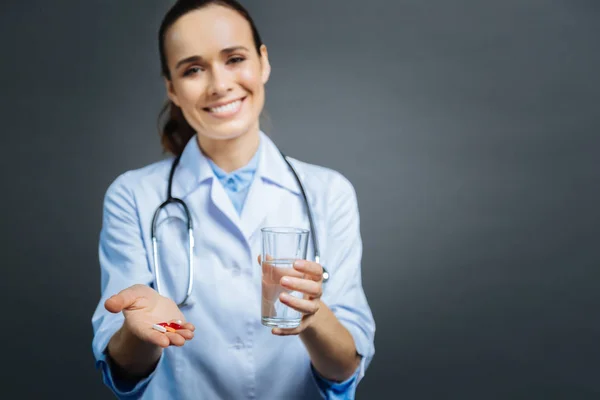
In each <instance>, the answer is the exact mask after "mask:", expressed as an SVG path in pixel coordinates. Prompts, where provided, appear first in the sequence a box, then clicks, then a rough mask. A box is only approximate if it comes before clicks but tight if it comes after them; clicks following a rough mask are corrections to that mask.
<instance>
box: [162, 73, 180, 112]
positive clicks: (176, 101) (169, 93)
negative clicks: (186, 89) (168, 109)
mask: <svg viewBox="0 0 600 400" xmlns="http://www.w3.org/2000/svg"><path fill="white" fill-rule="evenodd" d="M164 79H165V88H166V90H167V96H168V97H169V100H171V101H172V102H173V103H174V104H175V105H176V106H177V107H180V105H179V99H178V98H177V94H176V93H175V87H174V86H173V82H172V81H171V80H170V79H167V78H164Z"/></svg>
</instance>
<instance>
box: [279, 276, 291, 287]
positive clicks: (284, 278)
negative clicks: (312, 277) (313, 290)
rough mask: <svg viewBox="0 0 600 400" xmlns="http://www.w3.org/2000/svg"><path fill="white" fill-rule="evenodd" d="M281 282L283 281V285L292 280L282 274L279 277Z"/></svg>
mask: <svg viewBox="0 0 600 400" xmlns="http://www.w3.org/2000/svg"><path fill="white" fill-rule="evenodd" d="M281 283H283V284H284V285H289V284H290V283H292V282H291V281H290V278H288V277H287V276H284V277H283V278H281Z"/></svg>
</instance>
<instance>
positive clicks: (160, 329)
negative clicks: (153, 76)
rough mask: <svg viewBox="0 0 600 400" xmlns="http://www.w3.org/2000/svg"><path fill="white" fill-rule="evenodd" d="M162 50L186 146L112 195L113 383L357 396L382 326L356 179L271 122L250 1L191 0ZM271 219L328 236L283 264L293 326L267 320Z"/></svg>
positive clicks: (104, 240)
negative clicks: (264, 126) (274, 136)
mask: <svg viewBox="0 0 600 400" xmlns="http://www.w3.org/2000/svg"><path fill="white" fill-rule="evenodd" d="M159 49H160V61H161V68H162V74H163V78H164V82H165V88H166V93H167V96H168V98H169V103H168V105H167V107H166V108H165V110H164V114H165V115H166V116H167V120H166V121H165V123H164V127H163V130H162V139H161V141H162V144H163V147H164V149H165V150H166V151H167V152H170V153H172V155H173V156H174V157H172V158H169V159H166V160H162V161H159V162H156V163H154V164H151V165H149V166H146V167H144V168H140V169H137V170H134V171H127V172H125V173H124V174H122V175H121V176H119V177H118V178H117V179H116V180H115V181H114V182H113V183H112V185H111V186H110V187H109V189H108V190H107V193H106V196H105V199H104V214H103V224H102V231H101V235H100V245H99V250H100V251H99V254H100V268H101V274H102V298H101V299H100V302H99V304H98V307H97V308H96V311H95V313H94V316H93V317H92V323H93V327H94V339H93V349H94V355H95V357H96V362H97V366H98V367H99V368H101V370H102V373H103V377H104V382H105V383H106V384H107V386H108V387H109V388H110V389H111V390H112V391H113V392H114V393H115V394H116V395H117V396H118V397H122V398H139V397H142V396H143V397H144V398H145V399H161V400H163V399H167V398H198V397H202V398H218V399H238V398H260V399H263V398H264V399H283V398H285V399H312V398H323V397H326V398H330V399H332V398H344V399H348V398H353V397H354V393H355V390H356V387H357V385H358V383H359V381H360V380H361V379H362V377H363V376H364V374H365V371H366V369H367V367H368V365H369V363H370V362H371V359H372V358H373V355H374V344H373V343H374V334H375V323H374V321H373V316H372V314H371V310H370V308H369V305H368V303H367V300H366V298H365V294H364V291H363V288H362V283H361V257H362V241H361V237H360V229H359V226H360V223H359V214H358V205H357V201H356V194H355V192H354V188H353V186H352V185H351V183H350V182H349V181H348V180H347V179H346V178H345V177H343V176H342V175H341V174H340V173H338V172H336V171H333V170H331V169H327V168H324V167H320V166H317V165H311V164H307V163H304V162H300V161H298V160H294V159H291V158H289V157H285V156H283V155H282V153H281V152H280V151H279V150H278V149H277V147H276V146H275V144H274V143H273V142H272V141H271V139H270V138H269V137H268V136H267V135H266V134H264V132H262V131H261V129H260V126H259V125H260V124H259V116H260V114H261V111H262V109H263V106H264V103H265V88H264V87H265V84H266V82H267V81H268V79H269V75H270V72H271V66H270V64H269V58H268V54H267V48H266V46H265V45H264V44H263V43H262V41H261V39H260V36H259V34H258V31H257V29H256V27H255V26H254V23H253V21H252V19H251V18H250V16H249V15H248V13H247V12H246V11H245V10H244V8H243V7H242V6H241V5H240V4H239V3H237V2H235V1H233V0H229V1H224V0H220V1H207V0H204V1H202V0H180V1H177V2H176V3H175V5H174V6H173V7H172V8H171V10H170V11H169V12H168V14H167V15H166V16H165V19H164V21H163V23H162V25H161V27H160V31H159ZM165 188H168V189H167V193H168V196H167V199H166V201H165ZM183 199H184V200H183ZM167 206H172V208H170V209H168V208H167ZM311 210H312V211H311ZM313 216H314V218H313ZM182 220H183V221H186V222H185V223H184V224H182V223H181V221H182ZM182 225H183V230H180V229H181V227H182ZM192 225H193V226H196V227H200V229H196V230H195V231H194V230H193V229H192ZM266 226H280V227H281V226H283V227H293V228H294V229H298V230H300V231H305V232H307V233H308V232H309V231H310V232H311V236H312V238H313V239H312V242H311V243H312V247H311V248H310V249H309V251H308V252H307V253H308V254H307V256H306V259H298V258H305V257H304V256H302V257H296V258H293V259H292V260H291V261H290V262H287V263H286V267H285V268H287V270H290V273H289V274H288V276H284V275H281V276H279V275H278V274H271V275H272V276H275V275H277V276H278V278H277V279H275V280H274V281H273V282H271V284H272V285H275V286H274V290H273V293H276V294H275V295H274V298H273V299H269V301H271V302H273V304H275V303H277V304H278V307H279V304H281V307H280V308H278V309H280V310H283V311H281V312H282V313H284V314H285V313H287V312H288V311H289V310H290V309H293V310H294V311H295V312H296V313H297V314H298V315H300V317H298V318H296V324H295V325H294V326H293V327H291V326H290V325H277V324H275V327H273V325H267V324H264V326H263V323H262V314H261V311H262V308H261V306H262V301H263V299H262V293H263V292H261V285H263V284H264V282H265V279H264V278H265V277H264V276H263V274H264V272H263V271H264V269H262V268H260V267H259V265H257V264H256V261H258V264H261V261H260V259H259V255H260V254H261V249H262V245H263V244H262V242H261V230H262V229H263V228H265V227H266ZM317 236H318V237H319V241H317V239H316V237H317ZM158 242H160V243H161V246H160V249H161V251H160V252H159V251H158V245H157V243H158ZM321 244H322V245H323V246H322V247H323V248H324V249H325V247H326V251H320V248H321ZM185 245H187V248H185V247H186V246H185ZM309 256H310V257H309ZM321 256H323V259H326V260H327V269H325V268H324V267H323V265H322V264H321V262H322V261H321ZM159 260H160V261H159ZM270 261H271V263H272V264H273V265H278V264H277V263H275V261H274V260H270ZM265 262H267V261H265ZM323 264H324V263H323ZM253 266H254V267H253ZM263 267H264V265H263ZM188 268H189V269H188ZM273 268H274V267H273ZM273 268H271V269H267V270H269V271H271V270H272V269H273ZM278 268H282V269H281V271H283V270H284V269H283V267H278ZM186 269H187V272H188V274H186ZM292 269H293V271H292ZM292 272H293V273H292ZM329 274H331V276H333V277H334V278H333V279H331V278H329V279H328V277H329ZM159 276H160V277H162V279H159ZM272 276H271V278H272ZM325 280H326V281H327V285H326V288H327V289H326V290H325V291H324V290H323V283H324V281H325ZM194 287H196V288H199V290H193V288H194ZM182 288H183V292H182ZM186 290H187V291H186ZM182 293H183V294H184V295H183V296H182ZM181 298H183V299H184V300H183V301H181V302H175V301H174V299H177V300H178V301H179V299H181ZM273 317H274V318H275V317H278V318H279V317H280V316H279V315H274V316H273ZM274 320H277V318H275V319H274ZM174 326H176V327H177V328H173V327H174ZM167 327H168V328H167ZM196 336H197V337H198V339H194V337H196ZM275 336H281V338H276V337H275ZM184 345H185V348H183V349H179V348H178V347H181V346H184Z"/></svg>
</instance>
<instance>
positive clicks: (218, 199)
mask: <svg viewBox="0 0 600 400" xmlns="http://www.w3.org/2000/svg"><path fill="white" fill-rule="evenodd" d="M210 198H211V200H212V203H213V205H214V206H215V207H217V208H218V209H219V210H220V211H221V212H222V213H223V214H224V215H225V216H226V217H227V218H229V220H230V221H231V222H233V224H234V225H236V226H240V217H239V215H238V213H237V211H236V210H235V207H234V206H233V203H232V202H231V199H230V198H229V196H228V195H227V192H225V188H223V185H222V184H221V182H219V180H218V179H213V182H212V187H211V190H210ZM240 230H241V229H240Z"/></svg>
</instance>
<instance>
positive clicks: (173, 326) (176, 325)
mask: <svg viewBox="0 0 600 400" xmlns="http://www.w3.org/2000/svg"><path fill="white" fill-rule="evenodd" d="M168 326H170V327H171V328H173V329H183V326H181V325H179V324H176V323H175V322H171V323H170V324H169V325H168Z"/></svg>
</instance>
